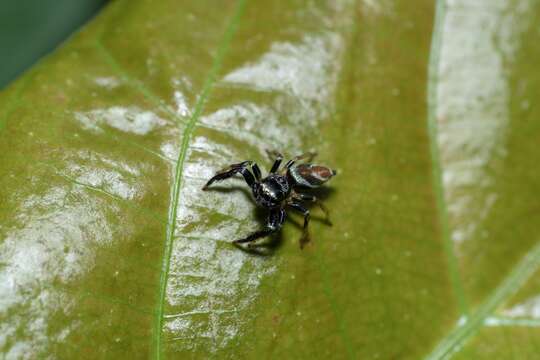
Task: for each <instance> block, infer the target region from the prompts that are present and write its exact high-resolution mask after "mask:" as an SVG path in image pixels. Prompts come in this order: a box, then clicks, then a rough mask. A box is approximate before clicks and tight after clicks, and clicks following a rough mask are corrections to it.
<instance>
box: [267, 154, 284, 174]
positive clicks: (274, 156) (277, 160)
mask: <svg viewBox="0 0 540 360" xmlns="http://www.w3.org/2000/svg"><path fill="white" fill-rule="evenodd" d="M266 153H267V154H268V157H269V158H270V159H275V160H274V164H273V165H272V168H271V169H270V174H275V173H276V171H277V170H278V169H279V165H281V162H282V161H283V155H281V153H279V152H277V151H275V150H266Z"/></svg>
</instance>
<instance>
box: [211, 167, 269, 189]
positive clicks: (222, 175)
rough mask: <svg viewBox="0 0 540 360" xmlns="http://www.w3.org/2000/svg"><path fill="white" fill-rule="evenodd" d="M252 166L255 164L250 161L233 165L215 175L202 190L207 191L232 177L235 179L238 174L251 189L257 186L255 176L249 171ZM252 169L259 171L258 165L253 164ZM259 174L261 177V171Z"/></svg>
mask: <svg viewBox="0 0 540 360" xmlns="http://www.w3.org/2000/svg"><path fill="white" fill-rule="evenodd" d="M252 164H253V162H252V161H250V160H248V161H243V162H241V163H239V164H232V165H230V166H228V167H226V168H225V169H223V170H221V171H219V172H218V173H217V174H216V175H214V176H213V177H212V178H211V179H210V180H208V182H207V183H206V184H205V185H204V186H203V188H202V189H203V190H207V189H208V187H209V186H210V185H212V184H213V183H214V182H216V181H222V180H225V179H228V178H230V177H233V176H234V175H236V174H242V176H243V177H244V180H246V183H247V184H248V185H249V186H250V187H251V186H252V185H253V184H255V181H256V180H255V177H254V176H253V174H252V173H251V172H250V171H249V170H248V166H249V165H252ZM252 168H253V169H254V170H255V169H256V170H258V169H259V168H258V167H257V164H253V167H252ZM256 170H255V173H256V174H257V172H256ZM258 174H259V176H260V170H259V172H258Z"/></svg>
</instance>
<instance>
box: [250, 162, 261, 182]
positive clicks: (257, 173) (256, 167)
mask: <svg viewBox="0 0 540 360" xmlns="http://www.w3.org/2000/svg"><path fill="white" fill-rule="evenodd" d="M251 170H252V171H253V174H254V175H255V179H256V180H257V181H261V177H262V176H261V169H260V168H259V165H257V163H253V164H252V165H251Z"/></svg>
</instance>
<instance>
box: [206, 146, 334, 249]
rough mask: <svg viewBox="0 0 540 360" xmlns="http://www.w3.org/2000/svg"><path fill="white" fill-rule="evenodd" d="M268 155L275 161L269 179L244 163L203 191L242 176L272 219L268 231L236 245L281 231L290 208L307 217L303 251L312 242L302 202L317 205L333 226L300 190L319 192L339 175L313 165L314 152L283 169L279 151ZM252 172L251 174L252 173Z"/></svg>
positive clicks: (253, 165) (220, 175) (221, 174)
mask: <svg viewBox="0 0 540 360" xmlns="http://www.w3.org/2000/svg"><path fill="white" fill-rule="evenodd" d="M268 155H269V156H270V157H272V158H274V159H275V161H274V164H273V165H272V168H271V169H270V171H269V174H268V176H267V177H265V178H262V176H261V170H260V169H259V166H258V165H257V164H256V163H255V162H253V161H250V160H248V161H243V162H241V163H238V164H232V165H230V166H228V167H226V168H225V169H223V170H221V171H219V172H218V173H216V175H214V176H213V177H212V178H211V179H210V180H208V182H207V183H206V184H205V185H204V187H203V190H207V189H208V187H209V186H210V185H212V184H213V183H214V182H216V181H222V180H225V179H228V178H230V177H232V176H234V175H236V174H241V175H242V176H243V177H244V179H245V181H246V183H247V184H248V185H249V187H250V188H251V191H252V192H253V196H254V197H255V202H256V203H257V205H259V206H261V207H263V208H265V209H268V210H269V215H268V219H267V222H266V228H265V229H264V230H259V231H256V232H254V233H253V234H251V235H249V236H247V237H245V238H243V239H238V240H235V241H234V243H235V244H242V243H249V244H248V246H250V245H252V244H253V241H255V240H257V239H260V238H262V237H265V236H268V235H271V234H273V233H275V232H277V231H278V230H279V229H281V226H282V225H283V222H284V221H285V217H286V212H285V208H286V207H290V208H292V209H294V210H297V211H299V212H300V213H302V214H303V215H304V227H303V234H302V238H301V239H300V248H303V247H304V245H305V244H306V243H307V242H309V232H308V225H309V218H310V215H309V210H308V209H307V208H306V207H305V206H304V205H303V204H302V201H308V202H312V203H315V204H317V205H318V206H319V207H320V208H321V210H322V211H323V212H324V214H325V216H326V221H327V223H328V224H330V225H331V222H330V219H329V213H328V210H327V209H326V207H325V206H324V205H323V204H322V203H321V202H320V201H319V200H318V199H317V198H316V197H315V196H313V195H311V194H305V193H301V192H299V190H301V189H306V188H317V187H319V186H321V185H323V184H324V183H325V182H327V181H328V180H330V178H332V176H334V175H336V171H335V170H332V169H330V168H328V167H325V166H321V165H314V164H311V161H312V160H313V158H314V157H315V156H316V153H314V152H308V153H305V154H302V155H299V156H296V157H294V158H292V159H291V160H289V161H288V162H287V163H286V164H285V166H284V167H283V168H282V169H280V165H281V162H282V161H283V155H281V154H280V153H278V152H276V151H268ZM300 160H305V161H306V162H303V163H301V164H296V162H298V161H300ZM249 168H251V171H250V170H249Z"/></svg>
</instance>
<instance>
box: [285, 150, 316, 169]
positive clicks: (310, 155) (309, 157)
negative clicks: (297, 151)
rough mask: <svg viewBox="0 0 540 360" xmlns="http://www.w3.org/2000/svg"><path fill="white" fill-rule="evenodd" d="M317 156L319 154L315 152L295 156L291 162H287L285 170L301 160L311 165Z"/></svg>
mask: <svg viewBox="0 0 540 360" xmlns="http://www.w3.org/2000/svg"><path fill="white" fill-rule="evenodd" d="M315 156H317V153H316V152H315V151H308V152H307V153H304V154H301V155H298V156H295V157H293V158H292V159H291V160H289V161H287V163H286V164H285V169H289V168H290V167H291V166H293V165H294V163H295V162H297V161H300V160H306V162H308V163H309V162H311V161H313V159H314V158H315Z"/></svg>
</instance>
